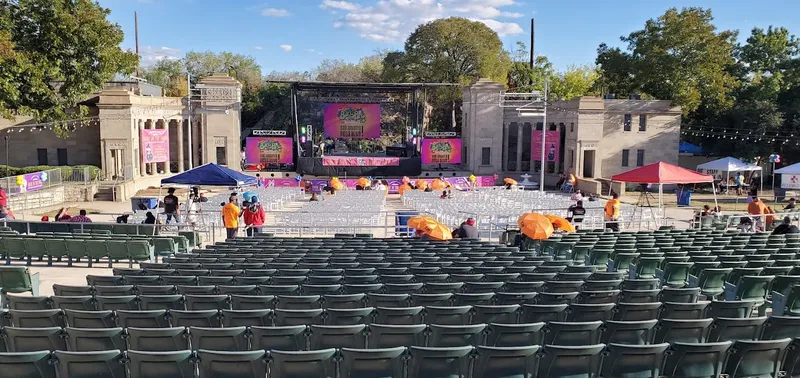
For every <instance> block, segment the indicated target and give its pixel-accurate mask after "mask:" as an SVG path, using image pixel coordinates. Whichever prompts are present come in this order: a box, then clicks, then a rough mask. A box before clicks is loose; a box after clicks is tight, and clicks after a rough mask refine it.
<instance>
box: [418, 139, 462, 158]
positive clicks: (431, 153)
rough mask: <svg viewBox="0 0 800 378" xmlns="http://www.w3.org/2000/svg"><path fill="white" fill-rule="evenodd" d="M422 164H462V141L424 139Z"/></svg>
mask: <svg viewBox="0 0 800 378" xmlns="http://www.w3.org/2000/svg"><path fill="white" fill-rule="evenodd" d="M421 153H422V164H461V139H460V138H446V139H423V140H422V149H421Z"/></svg>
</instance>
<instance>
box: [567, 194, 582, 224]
mask: <svg viewBox="0 0 800 378" xmlns="http://www.w3.org/2000/svg"><path fill="white" fill-rule="evenodd" d="M567 212H568V213H569V217H567V220H568V221H570V222H572V223H583V217H585V216H586V209H585V208H584V207H583V201H578V202H576V203H575V204H574V205H572V206H570V207H569V208H567ZM575 228H576V229H577V226H576V227H575Z"/></svg>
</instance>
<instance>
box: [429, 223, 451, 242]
mask: <svg viewBox="0 0 800 378" xmlns="http://www.w3.org/2000/svg"><path fill="white" fill-rule="evenodd" d="M424 235H427V236H428V237H429V238H431V239H435V240H450V239H452V238H453V234H452V231H450V229H449V228H447V226H445V225H443V224H430V225H428V228H427V229H426V230H425V231H424Z"/></svg>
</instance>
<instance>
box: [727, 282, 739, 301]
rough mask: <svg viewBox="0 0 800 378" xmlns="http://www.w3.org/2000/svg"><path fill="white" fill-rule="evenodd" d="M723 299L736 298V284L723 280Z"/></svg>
mask: <svg viewBox="0 0 800 378" xmlns="http://www.w3.org/2000/svg"><path fill="white" fill-rule="evenodd" d="M725 300H726V301H735V300H736V285H734V284H732V283H730V282H725Z"/></svg>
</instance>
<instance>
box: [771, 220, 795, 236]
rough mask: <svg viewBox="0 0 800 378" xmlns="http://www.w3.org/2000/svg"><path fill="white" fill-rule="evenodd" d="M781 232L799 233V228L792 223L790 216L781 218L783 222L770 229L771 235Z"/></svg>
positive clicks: (780, 233) (781, 233)
mask: <svg viewBox="0 0 800 378" xmlns="http://www.w3.org/2000/svg"><path fill="white" fill-rule="evenodd" d="M783 234H800V228H797V226H795V225H793V224H792V218H791V217H785V218H783V223H781V224H780V225H779V226H778V227H775V229H774V230H772V235H783Z"/></svg>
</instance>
